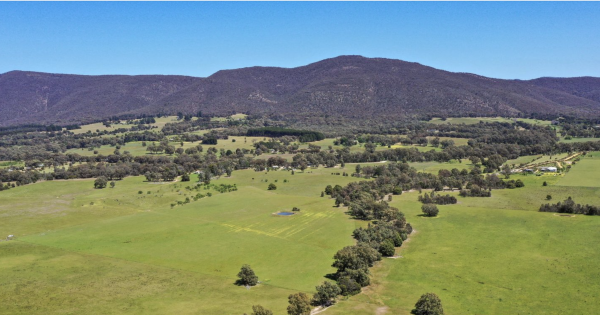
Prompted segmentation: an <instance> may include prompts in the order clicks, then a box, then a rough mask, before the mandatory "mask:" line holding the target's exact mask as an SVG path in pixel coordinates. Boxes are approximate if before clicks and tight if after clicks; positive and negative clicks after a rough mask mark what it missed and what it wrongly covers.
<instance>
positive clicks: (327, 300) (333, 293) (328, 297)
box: [312, 281, 342, 307]
mask: <svg viewBox="0 0 600 315" xmlns="http://www.w3.org/2000/svg"><path fill="white" fill-rule="evenodd" d="M316 289H317V293H315V294H314V295H313V299H312V304H313V305H315V306H325V307H328V306H331V305H333V304H334V303H335V298H336V297H337V296H338V295H340V294H341V293H342V290H341V289H340V287H339V286H338V285H337V284H335V283H331V282H329V281H325V282H323V284H322V285H319V286H317V287H316Z"/></svg>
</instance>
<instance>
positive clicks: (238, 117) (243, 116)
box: [210, 114, 248, 121]
mask: <svg viewBox="0 0 600 315" xmlns="http://www.w3.org/2000/svg"><path fill="white" fill-rule="evenodd" d="M246 117H248V115H246V114H234V115H231V116H228V117H212V118H211V119H210V120H211V121H227V120H244V119H246Z"/></svg>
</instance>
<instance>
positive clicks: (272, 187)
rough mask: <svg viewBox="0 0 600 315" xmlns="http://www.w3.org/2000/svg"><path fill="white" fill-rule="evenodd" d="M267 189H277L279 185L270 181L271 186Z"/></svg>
mask: <svg viewBox="0 0 600 315" xmlns="http://www.w3.org/2000/svg"><path fill="white" fill-rule="evenodd" d="M267 189H268V190H276V189H277V186H275V184H273V183H270V184H269V187H268V188H267Z"/></svg>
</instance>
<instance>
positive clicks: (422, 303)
mask: <svg viewBox="0 0 600 315" xmlns="http://www.w3.org/2000/svg"><path fill="white" fill-rule="evenodd" d="M411 314H414V315H444V309H443V308H442V301H440V298H439V297H438V296H437V295H436V294H435V293H425V294H423V295H421V298H419V301H417V304H415V309H414V310H412V311H411Z"/></svg>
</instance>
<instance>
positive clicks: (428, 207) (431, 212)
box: [421, 204, 440, 217]
mask: <svg viewBox="0 0 600 315" xmlns="http://www.w3.org/2000/svg"><path fill="white" fill-rule="evenodd" d="M421 211H423V213H424V214H425V215H426V216H428V217H435V216H437V215H438V213H439V212H440V210H438V208H437V206H436V205H434V204H424V205H422V206H421Z"/></svg>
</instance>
